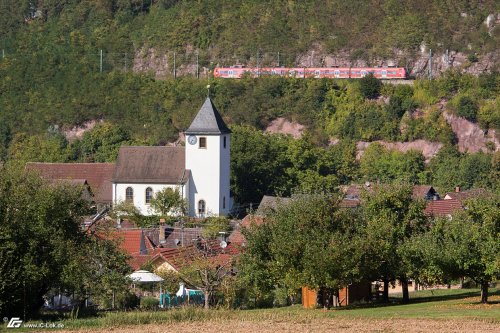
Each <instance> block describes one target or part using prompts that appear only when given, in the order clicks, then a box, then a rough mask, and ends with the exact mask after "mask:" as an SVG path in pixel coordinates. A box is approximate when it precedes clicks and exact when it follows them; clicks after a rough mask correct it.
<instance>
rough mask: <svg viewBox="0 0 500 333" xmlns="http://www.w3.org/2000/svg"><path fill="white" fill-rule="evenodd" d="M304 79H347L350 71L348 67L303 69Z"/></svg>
mask: <svg viewBox="0 0 500 333" xmlns="http://www.w3.org/2000/svg"><path fill="white" fill-rule="evenodd" d="M304 70H305V77H306V78H311V77H312V78H316V79H321V78H330V79H348V78H349V72H350V69H349V68H348V67H343V68H340V67H319V68H305V69H304Z"/></svg>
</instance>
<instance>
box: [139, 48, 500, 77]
mask: <svg viewBox="0 0 500 333" xmlns="http://www.w3.org/2000/svg"><path fill="white" fill-rule="evenodd" d="M396 54H397V56H395V57H394V58H388V59H371V60H370V61H367V60H363V59H352V56H351V54H350V53H349V52H348V51H343V52H339V53H336V54H327V53H325V52H324V51H323V49H322V47H321V46H320V45H314V46H313V47H312V48H311V49H310V50H309V51H307V52H306V53H304V54H302V55H299V56H297V58H296V59H295V64H296V66H298V67H334V66H338V67H373V66H377V67H387V66H402V67H405V68H406V69H407V70H408V73H409V75H410V76H413V77H417V78H418V77H427V76H429V73H430V71H429V66H430V65H429V64H431V63H432V76H433V77H438V76H439V75H441V74H442V73H443V72H444V71H446V70H448V69H458V70H460V71H462V72H464V73H470V74H473V75H479V74H481V73H489V72H491V71H494V70H498V69H500V50H495V51H493V52H490V53H486V54H483V55H478V56H476V58H477V59H474V58H472V60H473V61H470V60H469V57H468V55H466V54H464V53H460V52H455V51H449V52H444V53H434V52H433V54H432V60H430V50H429V49H428V48H427V47H426V46H425V45H422V46H421V49H420V51H419V53H417V54H413V55H408V54H404V53H403V52H402V51H396ZM192 55H193V53H192V50H190V49H189V48H187V49H186V51H185V53H179V55H178V59H177V63H176V66H175V67H176V75H177V76H182V75H196V61H195V60H194V59H195V58H194V57H193V56H192ZM265 56H266V55H263V57H265ZM211 62H212V63H213V64H217V63H220V62H222V61H221V60H220V59H212V61H211ZM226 62H227V61H226ZM229 63H230V62H229ZM242 64H243V65H246V66H252V65H253V64H252V63H250V61H249V62H248V63H247V64H245V63H242ZM267 65H269V66H277V65H278V64H277V63H272V62H270V63H269V64H267ZM132 68H133V71H134V72H149V73H153V75H154V76H155V77H156V78H157V79H165V78H168V77H173V73H174V66H173V52H160V51H158V50H156V49H154V48H146V47H144V48H141V49H139V50H138V51H137V52H136V54H135V57H134V61H133V67H132ZM199 75H200V77H206V76H207V75H208V68H206V67H202V66H200V67H199Z"/></svg>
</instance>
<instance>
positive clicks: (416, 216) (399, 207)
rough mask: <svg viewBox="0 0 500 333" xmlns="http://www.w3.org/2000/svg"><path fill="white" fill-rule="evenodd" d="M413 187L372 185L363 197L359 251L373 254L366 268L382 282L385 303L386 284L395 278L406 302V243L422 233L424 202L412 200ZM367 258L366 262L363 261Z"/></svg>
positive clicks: (424, 221)
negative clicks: (363, 226)
mask: <svg viewBox="0 0 500 333" xmlns="http://www.w3.org/2000/svg"><path fill="white" fill-rule="evenodd" d="M412 193H413V191H412V186H409V185H384V186H375V187H374V188H373V192H371V193H370V192H367V193H364V194H363V200H364V203H363V209H364V214H365V219H366V228H365V229H364V239H366V243H365V246H364V247H362V248H360V249H361V251H362V253H364V257H365V258H366V256H371V255H373V258H371V259H372V262H371V263H370V265H369V267H371V269H370V271H371V272H375V274H376V275H378V276H373V275H372V276H371V278H372V279H373V278H376V279H381V280H382V281H383V282H384V292H385V294H384V298H385V299H386V300H387V297H388V294H387V291H388V284H389V282H390V281H392V280H395V279H398V280H399V281H400V282H401V285H402V287H403V302H408V301H409V294H408V279H409V278H411V277H410V276H409V275H408V273H409V272H410V268H409V267H407V266H405V265H403V259H402V258H403V257H404V256H405V244H406V243H407V242H409V240H410V238H411V237H412V236H413V235H417V234H420V233H423V232H425V230H426V220H427V219H426V217H425V216H424V213H423V210H424V202H421V201H415V200H414V199H413V198H412ZM367 260H369V259H365V262H366V261H367Z"/></svg>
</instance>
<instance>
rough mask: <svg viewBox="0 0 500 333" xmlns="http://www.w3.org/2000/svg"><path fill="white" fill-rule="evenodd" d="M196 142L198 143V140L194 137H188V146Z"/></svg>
mask: <svg viewBox="0 0 500 333" xmlns="http://www.w3.org/2000/svg"><path fill="white" fill-rule="evenodd" d="M196 141H198V139H197V138H196V136H195V135H190V136H188V142H189V144H190V145H195V144H196Z"/></svg>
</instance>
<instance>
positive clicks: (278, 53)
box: [278, 51, 280, 67]
mask: <svg viewBox="0 0 500 333" xmlns="http://www.w3.org/2000/svg"><path fill="white" fill-rule="evenodd" d="M278 67H280V52H279V51H278Z"/></svg>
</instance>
